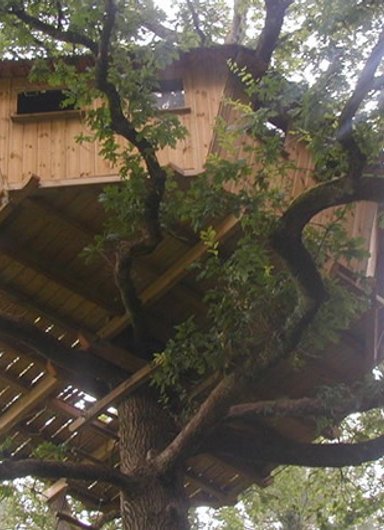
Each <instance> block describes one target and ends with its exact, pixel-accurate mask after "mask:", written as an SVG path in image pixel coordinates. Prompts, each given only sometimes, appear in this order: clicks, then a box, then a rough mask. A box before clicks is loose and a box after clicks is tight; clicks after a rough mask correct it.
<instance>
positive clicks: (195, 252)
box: [97, 215, 239, 338]
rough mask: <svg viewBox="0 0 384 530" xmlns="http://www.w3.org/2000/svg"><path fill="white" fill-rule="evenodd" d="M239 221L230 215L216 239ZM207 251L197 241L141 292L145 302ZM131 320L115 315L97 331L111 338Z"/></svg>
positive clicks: (172, 281) (100, 335)
mask: <svg viewBox="0 0 384 530" xmlns="http://www.w3.org/2000/svg"><path fill="white" fill-rule="evenodd" d="M238 223H239V219H238V218H237V217H235V216H233V215H229V216H228V217H227V218H226V219H225V220H224V221H223V222H222V223H221V224H220V225H218V226H217V227H216V239H217V240H222V239H224V238H225V236H227V235H228V234H229V233H230V232H231V231H232V230H233V229H234V228H235V227H236V226H237V225H238ZM206 252H207V247H206V245H205V244H204V243H203V242H199V243H197V244H196V245H195V246H194V247H193V248H191V249H190V250H189V251H188V252H186V253H185V254H184V256H182V257H181V258H180V259H179V260H178V261H176V263H174V264H173V265H172V266H171V267H169V269H168V270H167V271H165V273H164V274H162V275H161V276H159V278H157V279H156V280H155V281H154V282H153V283H152V284H151V285H149V287H147V288H146V289H144V290H143V291H142V292H141V293H140V299H141V301H142V303H143V304H150V303H153V302H155V301H156V300H157V299H159V298H160V297H161V296H162V295H163V294H164V293H166V292H167V291H169V290H170V289H171V288H172V287H173V286H174V285H175V284H176V283H177V282H178V281H180V280H181V279H182V278H183V277H184V276H185V275H186V274H187V273H188V269H189V267H190V266H191V265H192V263H194V262H195V261H197V260H198V259H200V258H201V257H202V256H204V254H205V253H206ZM130 322H131V318H130V315H128V314H124V315H122V316H119V317H115V318H114V319H112V320H111V321H110V322H108V324H106V325H105V326H103V327H102V328H101V329H100V330H99V331H98V333H97V335H98V336H99V337H101V338H111V337H114V336H116V335H117V334H118V333H120V332H121V331H122V330H123V329H124V328H125V327H126V326H127V325H128V324H129V323H130Z"/></svg>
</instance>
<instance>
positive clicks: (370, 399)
mask: <svg viewBox="0 0 384 530" xmlns="http://www.w3.org/2000/svg"><path fill="white" fill-rule="evenodd" d="M383 406H384V385H383V382H382V381H377V382H374V383H371V384H370V385H365V386H364V385H355V386H354V387H351V388H343V389H341V390H340V391H336V392H335V398H334V400H329V399H328V400H324V399H322V398H315V397H312V398H309V397H304V398H300V399H278V400H271V401H259V402H256V403H242V404H240V405H234V406H232V407H231V408H230V409H229V412H228V414H227V416H226V418H225V420H224V421H231V420H257V419H260V418H269V417H277V416H292V417H303V416H315V417H320V416H323V417H328V418H332V419H337V420H340V419H342V418H344V417H345V416H348V415H349V414H352V413H355V412H366V411H368V410H372V409H374V408H380V407H383Z"/></svg>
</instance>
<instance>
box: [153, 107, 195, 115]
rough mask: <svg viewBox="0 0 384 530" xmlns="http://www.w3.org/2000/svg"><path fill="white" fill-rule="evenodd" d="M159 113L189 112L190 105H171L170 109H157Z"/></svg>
mask: <svg viewBox="0 0 384 530" xmlns="http://www.w3.org/2000/svg"><path fill="white" fill-rule="evenodd" d="M158 111H159V112H160V113H161V114H165V113H171V114H190V113H191V107H172V108H170V109H158Z"/></svg>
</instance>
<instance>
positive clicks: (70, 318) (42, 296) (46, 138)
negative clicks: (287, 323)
mask: <svg viewBox="0 0 384 530" xmlns="http://www.w3.org/2000/svg"><path fill="white" fill-rule="evenodd" d="M236 52H237V49H236V47H234V46H228V47H222V48H220V49H215V48H212V49H196V50H194V51H191V52H189V53H186V54H185V55H184V56H182V57H181V58H180V59H179V60H178V61H177V62H175V63H174V64H173V65H171V66H170V67H169V68H168V69H167V70H166V71H165V72H164V74H163V76H162V79H161V80H160V83H159V91H158V92H156V94H155V97H156V101H157V104H158V105H159V108H160V109H162V110H164V111H166V112H171V113H174V114H176V115H177V116H178V118H179V119H180V121H181V123H182V124H183V125H184V126H185V127H186V129H187V131H188V135H187V136H186V138H185V139H184V140H182V141H179V143H178V144H177V147H176V148H175V149H170V148H166V149H164V150H163V151H162V152H161V153H160V155H159V156H160V161H161V164H163V165H169V166H170V167H171V168H173V169H176V170H177V172H178V173H179V174H180V175H181V176H182V177H183V178H184V179H186V180H188V179H192V178H193V177H194V175H196V174H197V173H199V172H201V171H202V169H203V167H204V163H205V160H206V158H207V156H208V155H209V153H211V152H218V151H220V147H218V146H217V141H216V138H215V134H214V132H213V131H214V123H215V120H216V118H217V116H219V115H221V116H222V117H224V119H226V120H227V121H228V120H229V121H230V120H231V119H232V118H231V116H232V114H231V112H230V111H229V112H228V108H227V107H226V105H225V104H224V103H223V101H224V97H225V96H226V94H227V90H228V88H227V87H228V78H229V75H230V74H229V73H228V67H227V59H228V58H230V57H234V56H235V54H236ZM212 64H214V65H215V68H212ZM29 68H30V64H29V63H28V62H25V63H23V62H8V61H5V62H3V63H1V64H0V176H1V210H0V224H1V227H0V291H1V296H0V309H1V312H2V314H3V315H10V316H12V317H17V318H18V319H20V320H21V321H23V322H27V323H28V324H30V328H29V329H30V333H29V337H28V338H27V337H25V336H24V335H23V333H20V335H19V338H17V339H16V338H15V333H12V334H11V333H9V334H8V335H7V329H6V326H3V325H2V327H3V328H4V329H2V330H1V334H0V336H1V339H0V341H1V350H0V412H1V415H0V437H1V440H2V441H4V440H7V450H8V451H9V454H10V455H11V456H12V457H14V458H21V457H24V458H25V457H28V456H30V455H32V454H33V452H34V449H35V448H36V447H37V446H38V445H39V444H41V443H42V442H47V441H48V442H53V443H54V444H56V445H59V446H62V445H63V444H65V446H66V447H67V448H70V450H71V455H72V458H73V459H74V461H75V462H96V461H97V462H104V463H108V465H118V451H117V442H118V434H117V415H116V413H117V411H116V403H117V402H118V400H119V399H121V398H122V397H123V396H126V395H128V394H129V393H130V392H132V391H133V390H134V389H136V388H137V387H138V386H139V385H142V384H145V383H146V382H148V380H149V379H150V377H151V375H152V373H153V371H154V370H155V369H156V368H154V367H153V366H152V365H149V364H148V363H147V362H146V361H145V360H144V359H142V358H140V357H139V356H138V355H135V354H133V353H132V351H130V350H129V349H127V347H126V344H127V341H128V343H129V328H130V319H129V316H128V315H126V314H125V313H124V309H123V306H122V303H121V301H120V298H119V293H118V291H117V289H116V287H115V286H114V284H113V281H112V278H111V276H112V275H111V271H110V269H109V266H108V264H107V263H105V262H104V261H103V260H98V261H94V262H91V263H86V261H85V260H84V258H83V256H82V251H83V249H84V247H86V246H87V245H89V244H90V242H91V241H92V240H93V237H94V235H95V234H97V233H99V232H100V231H101V228H102V224H103V220H104V212H103V209H102V206H101V204H100V202H99V201H98V197H99V195H100V192H101V191H102V189H103V187H104V186H105V185H106V184H109V183H118V181H119V175H118V171H117V169H116V168H114V167H113V166H112V165H111V164H109V163H108V162H106V161H105V160H103V158H102V157H101V156H99V154H98V152H99V147H100V146H99V145H98V144H97V142H94V143H83V144H79V143H77V142H76V140H75V138H76V136H78V135H79V134H80V133H82V132H86V130H85V125H84V122H83V117H82V114H81V112H79V111H77V110H74V109H68V108H62V107H61V101H62V93H61V91H60V90H51V89H48V88H47V87H41V86H36V85H33V84H31V83H30V82H29V81H28V79H27V75H28V71H29ZM246 141H247V140H244V145H245V143H246ZM244 145H243V144H240V145H239V146H238V156H239V157H240V156H249V155H247V154H246V151H244V150H243V148H244ZM285 151H286V156H287V157H288V158H289V159H290V160H292V161H293V162H294V166H293V168H292V169H291V170H290V172H289V175H288V177H286V179H288V185H289V187H290V190H291V194H292V196H293V197H294V196H296V195H297V194H298V193H299V192H300V191H302V190H303V189H304V188H306V187H308V186H310V185H311V182H312V169H313V164H312V161H311V156H310V154H309V152H308V150H307V148H306V146H305V145H304V144H303V143H300V142H299V141H297V140H296V139H294V138H288V139H287V140H286V144H285ZM252 164H253V165H254V167H257V159H255V160H253V161H252ZM376 169H377V168H373V169H372V170H373V171H374V170H376ZM379 170H380V168H379ZM232 191H233V190H232ZM322 215H323V216H325V217H326V216H327V215H329V214H322ZM345 222H346V230H347V232H348V234H349V235H350V236H351V237H356V236H359V237H361V238H362V239H363V240H364V246H365V250H366V251H367V257H366V259H364V260H362V261H359V262H352V263H349V264H346V263H331V264H330V265H329V267H330V268H331V269H332V271H333V273H334V274H337V275H339V277H340V279H341V281H343V282H344V283H345V284H346V285H349V286H350V288H351V289H352V290H354V291H356V292H358V291H359V290H360V289H361V287H360V285H359V281H358V276H357V274H356V273H359V274H363V275H366V276H369V277H371V278H372V286H373V294H372V306H371V307H370V309H369V310H368V311H367V312H366V314H365V315H363V317H362V318H361V320H360V321H359V322H358V323H355V324H354V326H353V328H351V329H350V330H347V331H345V332H343V335H342V339H341V341H340V342H339V343H337V344H333V345H331V346H330V347H329V348H328V350H327V351H326V352H325V353H323V354H322V355H321V356H319V357H314V358H312V359H311V360H310V361H308V362H307V364H306V365H305V367H304V368H303V369H301V370H300V372H299V371H297V370H295V368H294V367H292V366H291V365H290V363H289V362H287V361H285V362H281V363H280V364H279V365H278V366H275V367H274V368H273V369H272V370H271V371H270V373H269V375H268V376H267V377H266V378H265V379H264V380H263V381H262V382H261V384H260V385H258V388H257V392H255V398H259V399H275V398H277V397H286V396H287V397H292V398H298V397H301V396H305V395H310V394H311V393H313V392H314V390H315V389H316V388H318V387H319V386H321V385H326V384H329V383H333V382H344V383H348V382H350V381H353V380H355V379H356V378H359V376H362V375H363V374H365V373H367V372H368V371H369V370H371V369H372V367H373V366H374V365H375V364H377V362H378V361H379V360H380V359H381V357H382V345H381V336H380V331H379V323H380V322H379V320H380V315H382V312H381V313H380V309H381V308H382V307H383V304H384V300H383V298H381V297H380V295H379V294H380V291H379V290H378V291H377V290H376V288H375V285H376V284H375V279H377V278H378V279H380V275H379V271H378V265H377V264H378V260H379V258H380V256H381V252H382V248H380V231H379V229H378V222H377V206H376V205H375V204H373V203H366V202H360V203H358V204H357V205H356V206H354V207H353V210H352V211H351V213H350V215H349V216H348V217H347V219H346V221H345ZM239 230H240V227H239V221H238V219H236V218H235V217H232V216H229V217H227V218H224V219H218V220H217V223H216V231H217V238H218V240H219V241H220V244H221V245H223V246H224V247H225V246H226V245H227V246H228V248H229V247H230V245H231V241H233V239H234V238H236V235H237V234H238V231H239ZM205 253H206V246H205V245H204V244H203V243H202V242H201V241H198V240H192V239H189V240H188V239H187V240H181V239H180V238H176V237H173V236H172V235H167V236H166V237H165V238H164V240H163V241H162V242H161V244H160V245H159V246H158V247H157V249H156V250H155V252H153V254H151V255H150V256H147V257H145V258H144V257H143V258H140V263H139V265H138V266H137V269H136V271H135V279H136V282H137V286H138V290H139V293H140V298H141V301H142V303H143V304H145V306H146V307H148V313H149V318H150V321H151V326H152V330H154V331H153V333H154V335H155V336H153V337H151V339H153V340H154V341H155V342H156V343H157V344H159V346H161V345H162V344H164V343H165V342H166V341H167V339H168V338H169V337H170V336H171V333H172V329H173V328H174V326H175V324H177V323H179V322H181V321H183V320H184V319H185V318H187V317H188V316H190V315H191V314H193V313H199V312H200V311H201V310H202V305H203V302H202V295H203V293H202V287H201V286H200V285H199V284H197V282H196V279H195V273H194V272H193V270H191V268H190V266H191V265H192V264H193V263H194V262H196V261H197V260H199V259H201V258H203V257H204V254H205ZM368 254H369V257H368ZM34 329H38V330H43V331H44V332H45V336H46V341H47V342H46V345H47V347H51V348H53V349H54V350H55V352H54V354H53V356H52V358H53V359H55V360H54V361H52V359H51V360H50V361H49V362H47V361H46V360H45V359H43V358H42V357H41V356H39V355H38V354H37V353H36V351H37V347H36V348H34V347H33V344H34V340H35V337H34V335H33V330H34ZM52 337H54V338H55V339H59V341H60V345H61V349H60V348H58V347H57V345H56V341H55V345H53V343H52V344H50V342H49V341H50V339H51V338H52ZM36 340H37V339H36ZM70 357H71V358H76V359H78V365H79V370H78V373H76V374H75V373H73V372H71V371H69V370H68V368H67V362H66V360H67V359H68V358H70ZM89 361H90V362H92V363H94V364H97V365H100V366H102V367H104V369H105V371H106V373H110V374H111V380H114V379H113V378H114V377H115V376H116V374H119V376H120V377H121V376H122V375H123V376H124V377H123V381H122V382H120V383H118V384H117V383H116V384H115V385H112V387H111V388H109V389H107V390H106V389H105V387H102V386H100V385H98V383H99V382H98V381H90V379H89V378H88V379H87V374H86V373H85V369H83V367H86V364H87V362H89ZM210 384H211V381H207V382H206V383H205V384H204V385H200V386H199V387H198V388H194V389H191V393H192V394H193V396H194V399H196V400H199V399H201V398H202V396H204V395H205V393H206V392H207V390H208V389H209V388H210ZM263 425H268V422H267V420H265V422H264V423H263V422H260V424H259V425H258V426H257V427H256V426H255V427H254V429H255V436H256V435H257V433H259V432H260V431H262V429H263ZM274 428H276V429H277V431H278V432H280V433H282V434H284V435H286V436H288V437H290V438H292V439H294V440H302V441H305V440H311V439H313V437H314V435H315V432H316V426H315V425H314V423H313V422H311V421H310V420H305V421H304V420H300V421H299V420H297V419H293V418H281V419H280V420H279V421H277V422H275V423H274ZM272 469H273V462H271V465H270V466H265V465H264V464H263V465H260V466H257V465H255V466H254V467H253V468H251V467H249V466H247V467H246V468H245V467H242V466H241V465H239V464H238V463H235V462H233V461H229V460H226V459H224V458H221V457H220V458H219V457H218V456H216V455H215V454H214V451H211V452H206V453H202V454H197V455H196V456H194V457H193V458H191V459H190V460H189V461H188V465H187V468H186V471H185V488H186V492H187V494H188V495H189V497H190V498H191V499H192V502H193V503H194V504H196V505H202V504H208V505H212V506H219V505H223V504H227V503H233V502H234V501H235V500H236V497H237V495H238V494H239V493H240V492H241V491H243V490H244V489H245V488H246V487H247V486H249V485H250V484H252V483H255V482H256V483H258V484H260V485H267V484H268V482H269V480H270V472H271V470H272ZM67 488H69V491H70V492H71V494H73V495H74V496H76V497H78V498H80V499H81V500H83V501H84V502H85V503H86V504H87V505H88V506H90V507H93V508H99V509H101V510H107V509H109V508H111V507H113V506H115V505H116V504H117V503H118V497H119V493H118V491H117V489H116V490H115V489H114V488H113V487H112V486H106V485H105V484H102V483H100V482H98V481H95V482H94V483H92V484H91V485H89V484H82V483H81V482H79V481H77V482H76V481H71V480H68V481H64V480H62V481H59V482H56V483H55V484H53V486H52V487H51V488H50V489H49V492H48V496H51V497H52V498H53V497H54V496H55V495H57V494H58V493H59V492H62V491H64V490H66V489H67Z"/></svg>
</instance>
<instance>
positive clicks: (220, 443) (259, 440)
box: [207, 429, 384, 468]
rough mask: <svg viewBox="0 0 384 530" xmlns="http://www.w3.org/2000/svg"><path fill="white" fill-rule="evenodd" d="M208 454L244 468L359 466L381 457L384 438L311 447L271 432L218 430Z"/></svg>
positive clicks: (209, 445) (309, 444)
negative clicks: (262, 465)
mask: <svg viewBox="0 0 384 530" xmlns="http://www.w3.org/2000/svg"><path fill="white" fill-rule="evenodd" d="M207 449H208V450H209V452H212V453H213V454H216V455H218V456H220V457H221V458H224V459H225V457H226V456H228V457H229V458H231V459H232V460H234V459H237V460H239V462H241V463H242V464H243V465H246V464H247V462H250V463H254V462H257V463H272V464H278V465H296V466H306V467H335V468H338V467H344V466H358V465H360V464H363V463H364V462H369V461H373V460H377V459H379V458H381V457H382V456H383V455H384V436H379V437H378V438H375V439H373V440H368V441H366V442H360V443H332V444H311V443H301V442H295V441H293V440H291V439H288V438H285V437H282V436H279V435H278V434H276V433H273V432H272V431H264V432H263V433H259V432H258V433H257V435H255V436H254V437H252V436H251V435H250V433H249V432H248V431H247V432H245V433H241V432H238V431H231V430H229V429H227V430H226V431H225V432H224V431H220V430H218V431H217V432H215V435H214V436H213V437H212V439H211V440H210V441H209V444H207Z"/></svg>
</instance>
